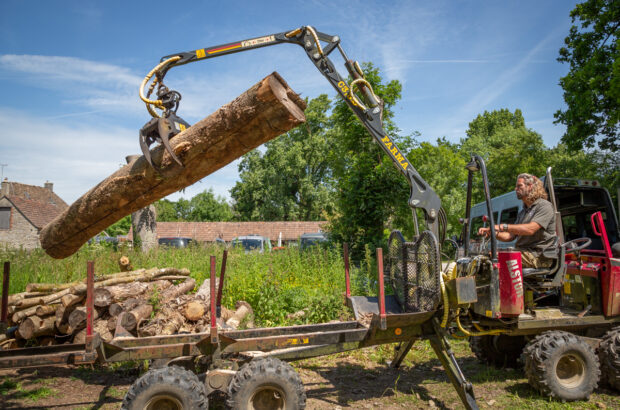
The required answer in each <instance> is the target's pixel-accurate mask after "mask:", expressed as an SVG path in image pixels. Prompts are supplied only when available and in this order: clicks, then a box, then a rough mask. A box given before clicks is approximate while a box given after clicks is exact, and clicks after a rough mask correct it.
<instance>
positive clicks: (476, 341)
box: [469, 335, 525, 368]
mask: <svg viewBox="0 0 620 410" xmlns="http://www.w3.org/2000/svg"><path fill="white" fill-rule="evenodd" d="M469 347H470V349H471V351H472V352H473V353H474V355H476V358H477V359H478V360H480V361H481V362H483V363H488V364H490V365H493V366H495V367H498V368H503V367H510V368H519V367H521V366H522V363H521V362H520V361H519V358H520V357H521V353H522V352H523V348H524V347H525V339H524V338H523V337H522V336H506V335H493V336H490V335H487V336H472V337H470V338H469Z"/></svg>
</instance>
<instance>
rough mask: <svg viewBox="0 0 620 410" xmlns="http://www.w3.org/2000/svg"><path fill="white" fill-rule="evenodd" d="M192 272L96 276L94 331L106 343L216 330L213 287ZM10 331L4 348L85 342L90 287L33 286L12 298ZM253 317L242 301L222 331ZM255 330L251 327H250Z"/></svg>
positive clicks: (0, 338) (1, 341) (227, 314)
mask: <svg viewBox="0 0 620 410" xmlns="http://www.w3.org/2000/svg"><path fill="white" fill-rule="evenodd" d="M189 273H190V272H189V270H187V269H175V268H163V269H158V268H152V269H138V270H133V271H126V272H120V273H115V274H109V275H101V276H96V277H95V283H94V294H93V299H94V306H95V309H94V311H93V330H94V332H96V333H98V334H99V336H101V338H102V339H103V340H106V341H109V340H111V339H113V338H114V337H131V336H155V335H171V334H175V333H182V332H189V333H194V332H203V331H207V330H208V327H209V326H210V292H209V290H210V287H209V280H205V281H204V283H203V284H202V285H201V286H200V287H199V289H198V291H197V292H196V293H192V294H190V292H191V291H193V290H194V288H195V287H196V281H195V280H194V279H193V278H190V277H189ZM8 313H9V315H8V316H9V326H10V327H9V329H8V331H7V332H6V333H5V334H3V335H0V346H1V347H3V348H13V347H19V346H24V345H28V346H32V345H38V346H46V345H51V344H57V343H84V341H85V339H86V316H87V311H86V283H85V282H74V283H66V284H60V285H57V284H44V283H32V284H29V285H28V286H27V287H26V292H23V293H19V294H15V295H11V296H10V297H9V310H8ZM249 313H251V307H250V306H249V305H248V304H247V303H245V302H240V303H238V306H237V311H235V312H233V311H229V310H228V309H225V308H222V315H221V316H222V322H221V323H220V326H222V325H223V326H226V324H225V323H226V322H227V321H228V322H230V323H228V325H229V326H231V327H233V328H237V326H238V325H239V323H240V322H242V321H243V319H244V318H245V317H246V316H248V314H249ZM248 324H249V325H250V326H251V322H250V323H248Z"/></svg>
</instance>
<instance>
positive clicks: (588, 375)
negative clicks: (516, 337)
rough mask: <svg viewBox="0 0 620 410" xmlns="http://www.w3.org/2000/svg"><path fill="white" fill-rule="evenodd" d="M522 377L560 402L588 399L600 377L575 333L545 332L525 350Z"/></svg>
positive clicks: (588, 350) (592, 356)
mask: <svg viewBox="0 0 620 410" xmlns="http://www.w3.org/2000/svg"><path fill="white" fill-rule="evenodd" d="M524 356H525V374H526V375H527V378H528V381H529V382H530V385H531V386H532V387H534V388H535V389H536V390H538V391H539V392H541V393H542V394H544V395H547V396H550V397H555V398H557V399H560V400H562V401H565V400H583V399H587V398H588V397H590V394H592V392H593V391H594V389H595V388H596V386H597V384H598V380H599V377H600V374H601V371H600V370H599V363H598V358H597V357H596V354H594V351H593V350H592V348H591V347H590V346H589V345H588V344H587V343H586V342H584V341H583V340H582V339H580V338H579V337H577V336H575V335H574V334H571V333H568V332H562V331H550V332H545V333H543V334H541V335H539V336H537V337H536V338H535V339H534V340H532V341H531V342H530V343H529V344H528V345H527V347H526V348H525V351H524Z"/></svg>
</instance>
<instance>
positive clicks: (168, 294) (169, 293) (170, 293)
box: [160, 278, 196, 301]
mask: <svg viewBox="0 0 620 410" xmlns="http://www.w3.org/2000/svg"><path fill="white" fill-rule="evenodd" d="M194 286H196V281H195V280H194V279H193V278H187V279H186V280H185V282H182V283H179V284H178V285H176V286H171V287H169V288H168V289H166V290H165V291H163V292H162V293H161V295H160V300H166V301H167V300H171V299H174V298H176V297H178V296H180V295H183V294H185V293H187V292H189V291H190V290H192V289H194Z"/></svg>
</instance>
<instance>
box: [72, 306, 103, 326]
mask: <svg viewBox="0 0 620 410" xmlns="http://www.w3.org/2000/svg"><path fill="white" fill-rule="evenodd" d="M98 318H99V312H98V311H97V309H93V321H94V320H95V319H98ZM68 322H69V326H71V328H72V329H80V328H82V327H83V326H86V307H85V306H79V307H77V308H75V310H73V312H71V314H70V315H69V320H68Z"/></svg>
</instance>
